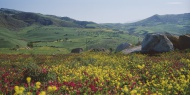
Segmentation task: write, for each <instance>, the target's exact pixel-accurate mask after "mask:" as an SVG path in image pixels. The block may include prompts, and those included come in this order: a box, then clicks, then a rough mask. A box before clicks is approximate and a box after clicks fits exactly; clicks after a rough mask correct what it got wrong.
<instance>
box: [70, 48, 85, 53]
mask: <svg viewBox="0 0 190 95" xmlns="http://www.w3.org/2000/svg"><path fill="white" fill-rule="evenodd" d="M81 52H83V49H82V48H75V49H72V50H71V53H81Z"/></svg>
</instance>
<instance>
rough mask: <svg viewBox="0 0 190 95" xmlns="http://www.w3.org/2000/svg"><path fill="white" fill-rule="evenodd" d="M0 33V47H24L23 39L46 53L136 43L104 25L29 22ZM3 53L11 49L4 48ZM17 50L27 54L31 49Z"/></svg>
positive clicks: (130, 36)
mask: <svg viewBox="0 0 190 95" xmlns="http://www.w3.org/2000/svg"><path fill="white" fill-rule="evenodd" d="M0 33H1V34H2V35H1V36H0V37H1V38H2V39H3V40H0V42H1V44H0V45H1V48H13V47H15V46H16V45H19V46H20V47H26V44H27V42H34V43H33V45H34V47H35V48H40V47H49V49H50V50H49V51H47V52H46V53H47V54H49V53H53V52H55V51H56V50H57V48H63V49H65V50H64V53H68V52H70V51H71V50H72V49H73V48H83V49H84V50H89V49H91V48H105V49H109V48H112V49H115V48H116V47H117V46H118V45H119V44H121V43H125V42H129V43H132V44H136V43H137V42H138V37H136V36H132V35H128V34H126V33H124V34H120V33H116V32H115V31H113V30H111V29H105V28H103V29H101V28H95V29H90V28H72V27H57V26H37V25H32V26H30V27H25V28H23V29H21V30H19V31H10V30H7V29H1V31H0ZM140 40H142V39H140ZM51 49H53V50H51ZM54 50H55V51H54ZM0 51H3V49H2V50H0ZM3 52H4V51H3ZM6 52H7V53H9V52H12V51H9V49H7V50H6ZM17 52H20V53H23V52H24V53H30V52H31V51H30V52H29V51H28V52H27V50H24V51H23V52H22V51H17ZM33 52H35V51H33ZM4 53H5V52H4ZM43 54H44V53H43Z"/></svg>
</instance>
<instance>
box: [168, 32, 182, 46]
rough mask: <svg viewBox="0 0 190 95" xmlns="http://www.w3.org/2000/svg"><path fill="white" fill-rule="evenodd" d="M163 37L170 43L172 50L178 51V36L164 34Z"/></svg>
mask: <svg viewBox="0 0 190 95" xmlns="http://www.w3.org/2000/svg"><path fill="white" fill-rule="evenodd" d="M165 35H166V36H167V38H168V39H169V40H170V41H171V42H172V44H173V46H174V49H180V44H179V36H176V35H172V34H170V33H165Z"/></svg>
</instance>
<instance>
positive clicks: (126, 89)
mask: <svg viewBox="0 0 190 95" xmlns="http://www.w3.org/2000/svg"><path fill="white" fill-rule="evenodd" d="M128 91H129V90H128V88H127V86H126V85H125V86H124V88H123V92H125V93H127V92H128Z"/></svg>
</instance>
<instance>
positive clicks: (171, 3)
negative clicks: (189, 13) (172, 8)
mask: <svg viewBox="0 0 190 95" xmlns="http://www.w3.org/2000/svg"><path fill="white" fill-rule="evenodd" d="M167 4H169V5H180V4H183V2H168V3H167Z"/></svg>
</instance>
